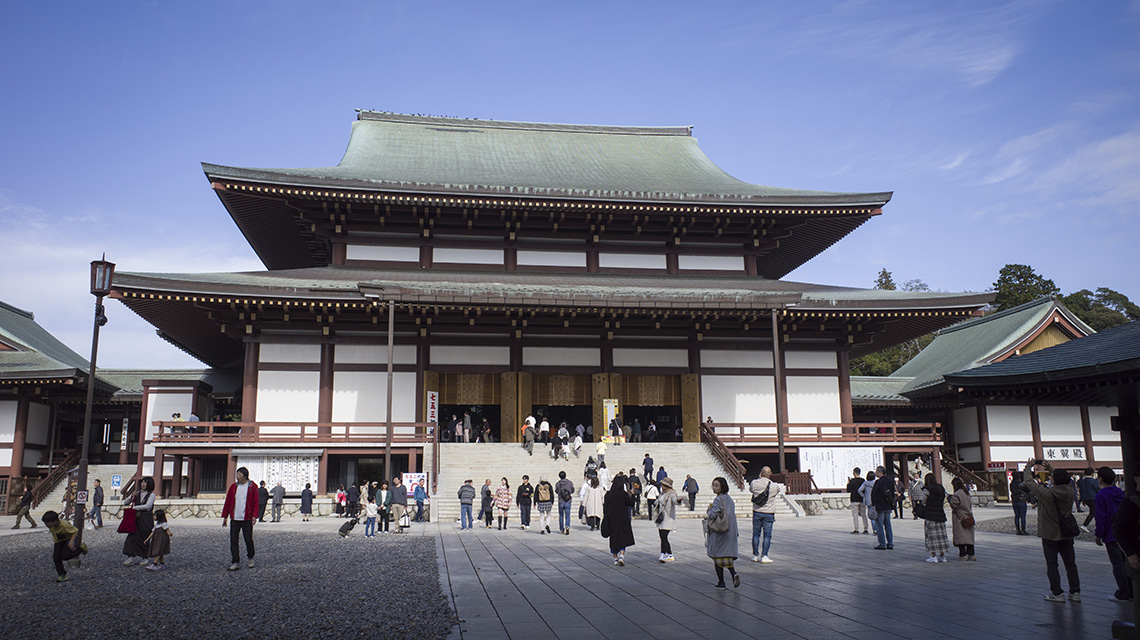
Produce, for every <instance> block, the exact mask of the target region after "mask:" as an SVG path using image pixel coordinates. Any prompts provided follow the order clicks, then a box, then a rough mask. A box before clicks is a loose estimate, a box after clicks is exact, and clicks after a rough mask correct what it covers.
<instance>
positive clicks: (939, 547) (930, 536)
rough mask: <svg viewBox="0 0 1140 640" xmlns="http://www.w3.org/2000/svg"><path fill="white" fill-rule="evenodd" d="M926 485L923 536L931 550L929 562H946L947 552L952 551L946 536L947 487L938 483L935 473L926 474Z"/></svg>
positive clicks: (923, 492) (924, 491)
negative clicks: (945, 505)
mask: <svg viewBox="0 0 1140 640" xmlns="http://www.w3.org/2000/svg"><path fill="white" fill-rule="evenodd" d="M925 484H926V486H925V488H924V489H923V490H922V494H923V496H925V498H926V500H925V502H926V513H925V515H924V516H923V517H924V518H925V523H924V527H923V532H922V533H923V538H925V540H926V550H927V551H929V552H930V557H929V558H927V559H926V561H927V562H946V553H947V552H949V551H950V540H949V539H947V537H946V510H945V509H944V508H943V505H944V504H945V503H946V489H944V488H943V487H942V485H940V484H938V482H937V481H935V479H934V474H933V473H928V474H926V483H925Z"/></svg>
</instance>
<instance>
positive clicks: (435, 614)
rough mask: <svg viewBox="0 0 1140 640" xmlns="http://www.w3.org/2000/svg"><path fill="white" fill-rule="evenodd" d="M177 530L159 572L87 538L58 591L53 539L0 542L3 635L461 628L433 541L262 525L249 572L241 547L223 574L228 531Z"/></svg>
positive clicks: (288, 634) (429, 634)
mask: <svg viewBox="0 0 1140 640" xmlns="http://www.w3.org/2000/svg"><path fill="white" fill-rule="evenodd" d="M172 531H173V532H174V534H175V537H174V539H173V540H172V542H171V546H172V554H171V555H170V556H168V557H167V560H166V565H167V568H166V570H164V571H147V570H145V569H143V568H142V567H138V566H131V567H124V566H122V565H121V564H120V563H121V562H122V560H123V556H122V555H120V551H121V549H122V544H123V538H124V536H123V535H121V534H117V533H115V531H114V529H113V528H111V527H108V528H107V529H103V530H98V531H88V532H86V533H85V534H84V540H85V541H86V542H87V544H88V546H89V547H90V549H91V551H90V553H89V554H88V555H87V556H84V557H83V564H82V567H79V568H69V569H68V573H69V578H70V579H69V580H68V581H67V582H65V583H61V584H57V583H56V581H55V579H56V577H55V570H54V567H53V565H52V560H51V554H52V549H51V543H50V539H49V538H47V537H46V536H45V535H23V536H13V537H8V538H5V539H4V540H3V541H2V543H0V566H3V567H4V571H5V573H6V576H7V577H6V578H5V580H4V582H5V587H4V588H3V589H0V611H3V612H4V613H3V615H2V616H0V638H4V639H5V640H16V639H18V638H37V639H38V638H44V637H48V636H49V635H51V636H56V637H81V638H121V637H130V638H136V637H138V638H143V637H145V638H153V639H154V640H168V639H170V640H173V639H176V638H195V639H198V640H201V639H203V638H258V639H265V638H302V637H305V638H309V637H315V638H321V639H325V638H327V639H339V638H417V639H418V638H443V637H444V636H445V635H447V633H448V630H449V629H450V628H451V626H452V625H454V624H455V623H456V618H455V615H454V614H453V612H452V611H451V609H450V608H449V607H448V604H447V600H446V599H445V597H444V595H443V593H442V592H441V591H440V583H439V572H438V569H437V566H436V550H435V540H434V539H433V538H431V537H421V536H411V535H408V536H395V535H393V534H386V535H381V536H379V537H377V538H372V539H368V538H364V537H363V536H360V535H354V536H352V537H350V538H348V539H341V538H340V537H339V536H337V535H336V533H335V531H334V532H328V533H310V532H289V531H281V530H277V531H274V530H273V529H271V528H268V527H267V526H266V525H258V526H257V527H256V528H255V530H254V536H255V538H254V542H255V544H256V548H257V556H256V560H257V566H256V568H253V569H249V568H246V567H245V564H244V553H245V546H244V544H243V545H242V547H241V549H242V553H243V563H242V568H241V570H240V571H233V572H227V571H226V570H225V569H226V566H227V565H228V564H229V532H228V529H222V528H221V527H220V526H219V527H217V529H208V528H196V527H181V528H180V527H177V525H175V524H172ZM358 531H359V529H358ZM49 626H50V629H51V631H50V632H49V631H48V628H49ZM79 627H82V628H83V631H82V633H78V632H77V631H78V628H79ZM69 629H73V630H74V631H75V632H73V631H69Z"/></svg>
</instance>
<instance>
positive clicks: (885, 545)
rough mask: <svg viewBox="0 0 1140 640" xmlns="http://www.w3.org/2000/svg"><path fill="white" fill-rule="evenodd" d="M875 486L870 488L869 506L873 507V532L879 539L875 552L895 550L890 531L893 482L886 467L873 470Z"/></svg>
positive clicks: (892, 535) (892, 532)
mask: <svg viewBox="0 0 1140 640" xmlns="http://www.w3.org/2000/svg"><path fill="white" fill-rule="evenodd" d="M875 476H876V479H875V485H874V486H873V487H872V488H871V506H873V507H875V523H876V524H877V525H878V527H877V528H876V530H875V533H876V535H878V537H879V544H878V546H876V547H875V549H876V550H879V551H883V550H886V549H894V548H895V534H894V531H893V530H892V529H891V507H892V506H893V505H894V503H895V481H894V479H893V478H891V476H890V474H889V473H888V472H887V469H886V467H883V466H879V467H876V468H875Z"/></svg>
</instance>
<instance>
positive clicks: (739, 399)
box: [701, 376, 776, 423]
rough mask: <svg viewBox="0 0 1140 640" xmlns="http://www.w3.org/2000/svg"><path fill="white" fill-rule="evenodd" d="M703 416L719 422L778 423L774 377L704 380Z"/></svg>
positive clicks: (713, 378)
mask: <svg viewBox="0 0 1140 640" xmlns="http://www.w3.org/2000/svg"><path fill="white" fill-rule="evenodd" d="M701 415H702V416H712V419H713V421H714V423H715V422H727V423H738V422H744V423H772V422H775V421H776V391H775V380H774V378H773V377H772V376H701Z"/></svg>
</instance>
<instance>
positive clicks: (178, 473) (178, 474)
mask: <svg viewBox="0 0 1140 640" xmlns="http://www.w3.org/2000/svg"><path fill="white" fill-rule="evenodd" d="M170 489H171V491H170V493H171V495H173V496H174V497H176V498H181V497H182V456H181V455H175V456H174V476H173V478H172V479H171V481H170Z"/></svg>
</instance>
